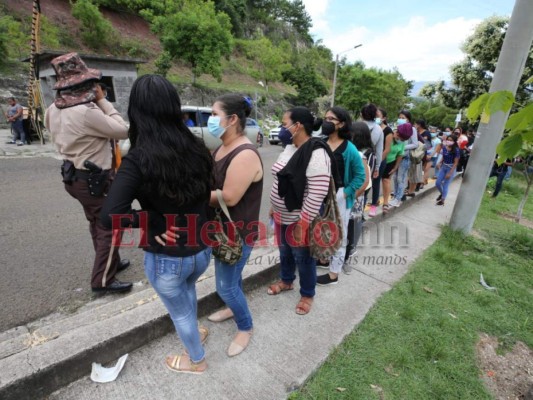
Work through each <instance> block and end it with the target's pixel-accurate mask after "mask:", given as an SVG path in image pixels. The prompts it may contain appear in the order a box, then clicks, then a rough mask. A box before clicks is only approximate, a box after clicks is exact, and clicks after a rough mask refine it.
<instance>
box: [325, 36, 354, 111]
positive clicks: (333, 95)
mask: <svg viewBox="0 0 533 400" xmlns="http://www.w3.org/2000/svg"><path fill="white" fill-rule="evenodd" d="M361 46H362V44H358V45H357V46H354V47H352V48H349V49H348V50H344V51H341V52H340V53H337V55H336V56H335V72H334V73H333V90H332V92H333V94H332V95H331V103H330V107H333V106H334V105H335V88H336V87H337V68H338V67H339V55H340V54H343V53H347V52H349V51H352V50H354V49H357V48H358V47H361Z"/></svg>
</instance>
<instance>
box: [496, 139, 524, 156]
mask: <svg viewBox="0 0 533 400" xmlns="http://www.w3.org/2000/svg"><path fill="white" fill-rule="evenodd" d="M520 149H522V135H510V136H507V137H506V138H505V139H503V140H502V141H501V142H500V144H499V145H498V147H497V148H496V152H497V153H498V155H499V156H500V158H502V159H503V160H506V159H508V158H511V159H512V158H514V157H515V156H516V154H518V152H519V151H520Z"/></svg>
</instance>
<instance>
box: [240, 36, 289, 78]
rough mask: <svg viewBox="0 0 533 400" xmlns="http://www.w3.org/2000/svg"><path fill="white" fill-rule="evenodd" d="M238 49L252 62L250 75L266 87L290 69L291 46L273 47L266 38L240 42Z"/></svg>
mask: <svg viewBox="0 0 533 400" xmlns="http://www.w3.org/2000/svg"><path fill="white" fill-rule="evenodd" d="M239 47H240V49H241V50H242V52H243V53H244V55H245V56H246V58H248V59H249V60H251V61H252V62H253V67H252V68H251V69H250V75H252V77H253V78H255V79H259V80H261V81H263V83H264V84H265V85H266V87H267V88H268V85H269V84H270V83H271V82H273V81H280V80H281V78H282V76H283V73H284V72H285V71H287V70H288V69H289V68H290V64H289V54H290V49H291V46H290V44H289V43H288V42H283V43H281V44H280V45H279V46H275V45H274V44H273V43H272V42H271V41H270V40H269V39H268V38H266V37H262V38H260V39H255V40H241V41H239Z"/></svg>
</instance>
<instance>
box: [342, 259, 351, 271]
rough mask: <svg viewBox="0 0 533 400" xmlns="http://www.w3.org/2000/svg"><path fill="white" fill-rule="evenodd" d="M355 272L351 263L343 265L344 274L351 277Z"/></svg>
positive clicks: (347, 262) (346, 262)
mask: <svg viewBox="0 0 533 400" xmlns="http://www.w3.org/2000/svg"><path fill="white" fill-rule="evenodd" d="M352 271H353V267H352V266H351V265H350V261H349V260H348V261H345V262H344V264H342V272H344V273H345V274H346V275H350V274H351V273H352Z"/></svg>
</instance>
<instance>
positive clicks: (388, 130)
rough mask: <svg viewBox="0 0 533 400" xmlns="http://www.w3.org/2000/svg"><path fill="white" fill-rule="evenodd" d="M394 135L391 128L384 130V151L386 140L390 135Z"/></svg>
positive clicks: (387, 127)
mask: <svg viewBox="0 0 533 400" xmlns="http://www.w3.org/2000/svg"><path fill="white" fill-rule="evenodd" d="M391 133H392V129H391V127H390V126H388V125H387V126H386V127H385V129H383V150H385V139H386V138H387V136H388V135H390V134H391Z"/></svg>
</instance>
